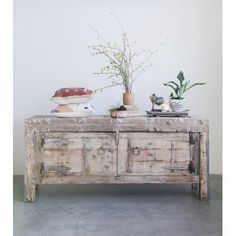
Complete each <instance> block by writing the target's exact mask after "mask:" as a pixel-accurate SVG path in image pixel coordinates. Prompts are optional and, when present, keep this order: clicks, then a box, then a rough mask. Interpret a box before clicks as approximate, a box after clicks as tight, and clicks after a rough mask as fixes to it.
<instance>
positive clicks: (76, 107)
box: [51, 88, 95, 117]
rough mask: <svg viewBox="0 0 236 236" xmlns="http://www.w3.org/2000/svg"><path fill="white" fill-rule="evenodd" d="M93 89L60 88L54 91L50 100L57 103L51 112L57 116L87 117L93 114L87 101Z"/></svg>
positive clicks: (92, 109)
mask: <svg viewBox="0 0 236 236" xmlns="http://www.w3.org/2000/svg"><path fill="white" fill-rule="evenodd" d="M92 94H93V91H92V90H90V89H86V88H62V89H59V90H57V91H56V92H55V94H54V95H53V96H52V98H51V101H52V102H54V103H56V104H58V105H57V107H56V108H55V109H54V110H52V112H51V113H52V114H53V115H55V116H58V117H88V116H91V115H94V114H95V109H94V107H93V106H92V105H91V104H90V103H89V101H90V100H91V99H92Z"/></svg>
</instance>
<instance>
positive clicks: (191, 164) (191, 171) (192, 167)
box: [188, 160, 195, 173]
mask: <svg viewBox="0 0 236 236" xmlns="http://www.w3.org/2000/svg"><path fill="white" fill-rule="evenodd" d="M188 170H189V172H190V173H194V172H195V162H194V160H191V161H190V162H189V165H188Z"/></svg>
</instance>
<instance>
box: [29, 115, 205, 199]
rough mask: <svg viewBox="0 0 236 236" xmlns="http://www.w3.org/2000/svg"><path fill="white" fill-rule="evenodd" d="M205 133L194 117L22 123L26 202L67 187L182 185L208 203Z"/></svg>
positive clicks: (46, 118)
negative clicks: (50, 187)
mask: <svg viewBox="0 0 236 236" xmlns="http://www.w3.org/2000/svg"><path fill="white" fill-rule="evenodd" d="M208 130H209V128H208V120H206V119H199V118H194V117H191V118H190V117H182V118H178V117H173V118H166V117H145V116H138V117H127V118H123V119H111V118H110V117H108V116H94V117H90V118H56V117H52V116H34V117H32V118H29V119H26V120H25V151H26V158H25V201H26V202H33V201H34V200H35V194H36V189H37V188H38V185H40V184H66V183H78V184H86V183H117V184H122V183H176V184H177V183H186V184H192V185H193V186H195V187H196V186H197V187H198V189H199V198H200V199H201V200H203V199H205V200H207V199H208V140H209V135H208Z"/></svg>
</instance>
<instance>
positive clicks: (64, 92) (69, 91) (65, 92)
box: [53, 88, 93, 98]
mask: <svg viewBox="0 0 236 236" xmlns="http://www.w3.org/2000/svg"><path fill="white" fill-rule="evenodd" d="M92 93H93V91H92V90H90V89H86V88H62V89H59V90H57V91H56V92H55V94H54V95H53V98H55V97H69V96H83V95H91V94H92Z"/></svg>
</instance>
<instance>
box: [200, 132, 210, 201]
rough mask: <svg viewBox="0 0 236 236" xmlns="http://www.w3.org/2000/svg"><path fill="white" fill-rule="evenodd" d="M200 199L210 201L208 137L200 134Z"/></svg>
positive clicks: (205, 134)
mask: <svg viewBox="0 0 236 236" xmlns="http://www.w3.org/2000/svg"><path fill="white" fill-rule="evenodd" d="M199 177H200V180H199V198H200V200H208V136H207V133H201V134H200V174H199Z"/></svg>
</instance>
